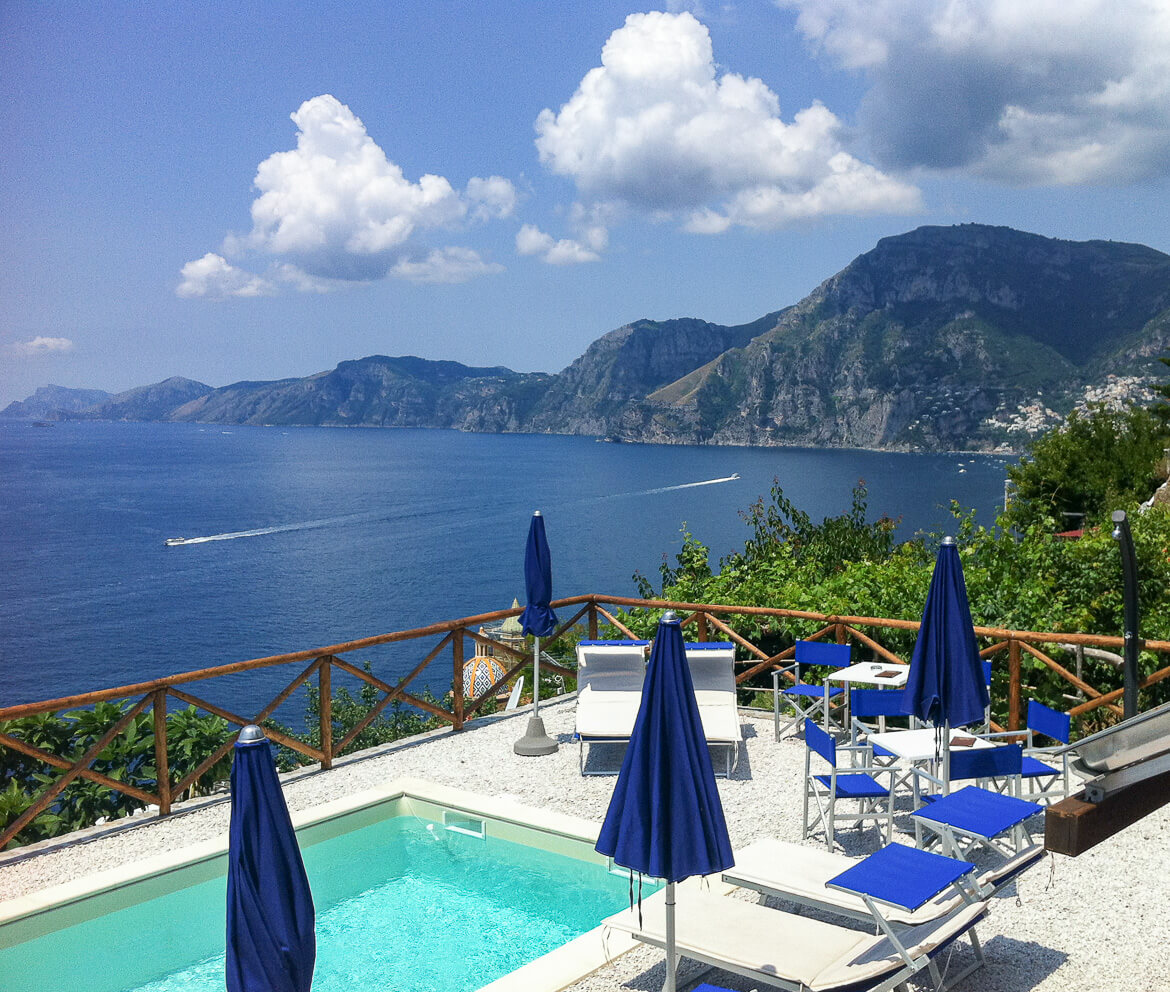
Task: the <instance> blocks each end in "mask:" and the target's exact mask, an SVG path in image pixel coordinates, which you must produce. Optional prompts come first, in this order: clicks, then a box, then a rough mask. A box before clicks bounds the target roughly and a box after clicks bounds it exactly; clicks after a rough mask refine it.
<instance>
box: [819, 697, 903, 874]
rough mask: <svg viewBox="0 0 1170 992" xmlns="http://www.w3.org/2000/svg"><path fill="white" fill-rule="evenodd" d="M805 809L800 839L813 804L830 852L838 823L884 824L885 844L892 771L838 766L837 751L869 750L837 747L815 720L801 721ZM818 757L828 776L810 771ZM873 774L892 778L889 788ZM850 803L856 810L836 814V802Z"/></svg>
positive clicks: (889, 828)
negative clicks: (855, 804) (883, 804)
mask: <svg viewBox="0 0 1170 992" xmlns="http://www.w3.org/2000/svg"><path fill="white" fill-rule="evenodd" d="M804 743H805V756H804V778H805V786H804V807H803V815H802V818H801V839H802V840H806V839H807V838H808V835H809V832H810V831H809V828H810V827H811V826H812V822H811V820H810V818H809V810H810V808H811V806H812V803H813V802H815V803H816V807H817V813H818V816H819V820H820V823H821V826H822V827H823V828H824V831H825V844H826V846H827V847H828V849H829V850H830V851H831V850H832V849H833V843H834V834H835V832H836V826H837V823H838V822H846V823H849V824H852V825H855V826H857V827H861V826H862V825H863V823H864V822H865V821H866V820H873V821H874V822H875V824H877V825H878V826H879V827H880V826H881V824H882V823H883V822H884V823H885V825H886V831H885V839H886V842H887V843H888V842H889V841H890V838H891V836H892V833H893V825H894V790H893V776H894V771H893V770H892V769H888V768H877V767H875V766H873V765H872V764H868V763H866V764H862V765H860V766H846V767H840V766H839V765H838V752H839V751H847V752H849V753H850V754H857V753H858V752H861V753H868V752H869V748H868V747H862V746H858V745H847V746H840V745H838V744H837V742H836V740H834V738H833V736H832V735H831V734H828V733H826V732H825V731H823V730H822V729H821V728H820V727H818V726H817V724H816V721H814V720H812V719H811V718H808V719H806V720H805V722H804ZM814 754H815V755H817V756H818V757H819V758H821V759H822V760H823V761H825V762H826V763H827V764H828V765H829V773H828V774H824V773H821V774H814V773H813V771H812V756H813V755H814ZM876 774H886V775H889V776H890V778H891V783H890V785H888V786H883V785H882V784H881V783H880V782H879V781H878V780H877V778H876V777H875V775H876ZM840 800H849V801H854V802H857V803H858V807H857V809H856V811H851V812H847V813H838V812H837V802H838V801H840ZM878 800H885V807H884V808H881V807H879V806H878V804H877V803H878Z"/></svg>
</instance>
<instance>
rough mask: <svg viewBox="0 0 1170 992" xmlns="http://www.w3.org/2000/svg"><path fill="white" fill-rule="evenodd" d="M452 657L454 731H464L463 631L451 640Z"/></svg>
mask: <svg viewBox="0 0 1170 992" xmlns="http://www.w3.org/2000/svg"><path fill="white" fill-rule="evenodd" d="M451 657H452V659H453V660H454V662H455V677H454V678H453V679H452V680H451V702H452V707H451V708H452V710H453V711H454V714H455V722H454V724H453V726H452V729H454V730H462V729H463V692H464V686H463V631H462V630H457V631H455V636H454V637H453V638H451Z"/></svg>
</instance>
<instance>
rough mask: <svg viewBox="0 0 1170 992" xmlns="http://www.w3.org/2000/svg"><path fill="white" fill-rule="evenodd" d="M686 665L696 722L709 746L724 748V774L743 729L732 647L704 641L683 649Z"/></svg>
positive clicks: (735, 750) (728, 644) (733, 646)
mask: <svg viewBox="0 0 1170 992" xmlns="http://www.w3.org/2000/svg"><path fill="white" fill-rule="evenodd" d="M685 647H686V654H687V664H688V665H689V666H690V670H691V682H692V683H693V684H694V687H695V702H697V703H698V704H699V719H700V720H702V722H703V736H704V737H705V738H706V739H707V743H708V744H712V745H724V746H725V747H726V748H727V775H728V776H729V777H730V775H731V769H732V767H733V762H734V759H735V758H736V757H737V756H738V754H739V745H740V742H741V741H742V740H743V729H742V727H741V726H740V722H739V706H738V701H737V699H736V687H735V645H734V644H732V643H730V642H721V641H705V642H701V643H696V644H687V645H686V646H685Z"/></svg>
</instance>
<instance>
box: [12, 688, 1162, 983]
mask: <svg viewBox="0 0 1170 992" xmlns="http://www.w3.org/2000/svg"><path fill="white" fill-rule="evenodd" d="M541 712H542V715H543V717H544V719H545V724H546V727H547V729H548V733H549V735H550V736H552V737H554V738H556V739H558V740H559V741H560V742H561V748H560V750H559V751H558V752H557V753H556V754H553V755H550V756H547V757H543V758H520V757H517V756H516V755H515V754H514V753H513V752H512V743H513V742H514V741H515V740H516V739H517V738H518V737H520V736H521V735H522V733H523V731H524V727H525V726H526V722H527V717H528V714H527V713H526V712H525V711H520V712H519V713H517V714H509V715H508V716H506V717H502V718H501V717H497V718H489V719H487V720H481V721H476V722H475V723H473V724H471V725H470V726H469V728H468V729H467V730H465V731H463V732H462V733H459V734H455V733H452V732H450V731H436V732H435V733H433V734H430V735H425V736H424V737H423V738H415V739H413V740H412V742H410V743H403V742H400V743H398V744H394V745H389V746H387V747H385V748H380V749H378V750H376V751H372V752H365V753H363V754H362V755H360V756H355V757H353V758H348V759H343V760H342V761H341V762H339V763H338V764H337V766H335V767H334V769H333V770H332V771H329V772H320V771H311V770H310V771H302V772H299V773H296V774H294V775H292V776H288V777H287V778H286V780H285V795H286V798H287V800H288V805H289V807H290V809H304V808H308V807H311V806H315V805H317V804H319V803H323V802H326V801H328V800H331V799H337V798H340V797H342V796H346V795H349V794H351V793H354V792H357V791H360V790H362V789H366V788H369V787H371V786H374V785H380V784H383V783H385V782H388V781H390V780H392V779H394V778H398V777H399V776H404V775H408V776H413V777H417V778H423V779H428V780H430V781H433V782H438V783H442V784H445V785H451V786H456V787H459V788H464V789H467V790H470V791H474V792H479V793H482V794H487V795H496V796H507V797H509V798H511V799H514V800H517V801H520V802H523V803H525V804H526V805H529V806H539V807H544V808H549V809H554V810H558V811H561V812H565V813H570V814H573V815H576V816H582V817H585V818H588V819H591V820H595V821H597V822H598V823H600V821H601V819H602V817H603V816H604V813H605V809H606V806H607V804H608V801H609V796H610V792H611V791H612V789H613V784H614V777H613V776H612V775H603V776H586V777H582V776H581V775H580V774H578V769H577V761H578V754H577V745H576V744H573V743H571V733H572V726H573V701H572V699H566V700H562V701H560V702H558V703H555V704H552V705H548V704H545V705H543V706H542V709H541ZM743 722H744V732H745V734H746V735H747V746H746V748H745V749H744V751H743V753H742V755H741V757H740V760H739V763H738V765H737V767H736V769H735V772H734V773H733V775H732V777H731V778H730V779H723V778H720V779H719V792H720V796H721V797H722V800H723V807H724V811H725V814H726V817H727V826H728V829H729V830H730V832H731V840H732V844H733V845H734V846H735V847H740V846H743V845H745V844H748V843H750V842H751V841H753V840H756V839H757V838H760V837H768V836H775V837H780V838H783V839H786V840H793V841H798V840H799V839H800V809H801V791H800V790H801V777H802V775H803V762H804V746H803V743H802V741H801V740H799V739H793V738H789V739H787V740H785V741H783V742H781V743H779V744H778V743H776V742H775V741H774V740H773V739H772V726H771V720H770V718H767V719H765V718H763V717H760V716H757V715H755V714H751V713H748V712H746V711H745V712H743ZM590 753H591V759H590V761H591V765H592V764H593V762H594V760H596V761H597V762H599V763H601V762H604V764H605V765H607V766H608V767H610V768H615V769H616V766H617V763H618V762H620V750H618V751H615V750H614V749H613V746H610V747H609V750H608V753H607V748H606V747H604V746H598V747H595V748H594V749H593V750H592V751H591V752H590ZM717 760H720V759H719V758H718V757H717ZM228 815H229V807H228V804H227V803H226V802H223V801H218V802H214V803H211V804H203V805H201V806H200V807H199V808H194V809H189V810H185V811H183V812H181V813H180V814H178V815H175V816H172V817H170V818H168V819H166V820H152V819H145V818H143V819H142V820H141V821H140V822H136V823H135V824H134V825H133V826H132V827H129V828H127V827H125V826H118V827H114V828H111V827H104V828H103V827H97V828H93V829H91V830H89V831H86V832H83V833H82V834H79V835H73V837H74V838H76V839H72V840H70V841H69V842H65V843H63V842H61V841H52V842H46V843H45V844H42V845H40V846H39V849H37V850H35V851H32V852H31V853H28V850H27V849H26V851H25V853H22V854H12V853H10V854H8V855H5V856H4V857H3V858H0V899H9V898H13V897H15V896H18V895H22V894H24V893H27V892H31V891H35V890H38V889H41V888H44V887H46V886H50V885H54V884H57V883H60V882H63V881H67V880H71V879H75V878H79V877H82V876H84V875H87V874H90V873H93V872H96V871H100V870H104V869H107V868H111V867H113V866H115V865H118V864H123V863H126V862H129V861H136V860H140V859H141V858H144V857H146V856H149V855H151V854H156V853H160V852H163V851H168V850H174V849H176V848H179V847H184V846H186V845H189V844H193V843H195V842H197V841H201V840H207V839H210V838H214V837H219V836H222V835H225V834H226V832H227V826H228ZM900 826H901V827H903V829H904V828H905V827H906V826H907V824H906V823H905V822H902V823H900ZM1167 838H1170V807H1166V808H1164V809H1163V810H1161V811H1159V812H1158V813H1155V814H1153V815H1152V816H1149V817H1147V818H1146V819H1144V820H1142V821H1140V822H1139V823H1137V824H1135V825H1133V826H1132V827H1129V828H1128V829H1127V830H1125V831H1123V832H1122V833H1120V834H1118V835H1116V836H1115V837H1113V838H1111V839H1110V840H1107V841H1105V842H1104V843H1102V844H1100V845H1098V846H1097V847H1096V848H1094V849H1093V850H1091V851H1089V852H1088V853H1086V854H1083V855H1081V856H1080V857H1079V858H1075V859H1074V858H1065V857H1061V856H1054V855H1049V856H1047V857H1046V858H1045V859H1044V860H1043V861H1041V862H1040V863H1039V864H1038V865H1036V866H1035V867H1033V868H1032V869H1030V870H1029V871H1028V872H1027V873H1025V874H1024V875H1023V876H1022V877H1021V878H1020V879H1019V880H1018V881H1017V882H1016V883H1015V884H1013V885H1011V886H1009V887H1008V889H1007V890H1006V891H1005V892H1004V893H1002V894H1001V895H1000V896H999V897H998V898H997V899H996V900H995V901H994V903H993V906H992V912H991V915H990V916H989V917H988V919H987V920H985V921H984V922H983V923H981V924H980V926H979V934H980V937H981V938H982V941H983V946H984V949H985V953H986V957H987V965H986V967H984V968H982V969H980V970H979V971H976V972H975V973H974V974H972V975H970V976H969V977H968V978H966V979H964V981H963V982H962V983H961V984H960V989H961V990H966V992H1024V990H1036V992H1112V990H1118V992H1121V990H1123V989H1124V990H1127V992H1128V990H1140V992H1170V941H1167V939H1166V937H1165V934H1164V926H1165V920H1166V916H1167V911H1168V910H1170V873H1168V872H1167V871H1166V863H1167V850H1168V847H1170V844H1168V841H1167ZM900 839H902V840H907V839H909V841H910V842H911V843H912V842H913V834H912V833H910V834H909V837H908V838H907V834H906V833H902V834H901V835H900ZM842 840H843V843H844V844H845V847H846V850H847V851H848V852H849V853H857V854H861V853H864V852H865V851H867V850H872V849H873V848H874V847H875V846H876V845H877V843H878V841H877V836H876V833H875V831H874V829H873V828H870V829H869V830H867V831H865V832H862V833H857V832H855V831H847V832H845V833H844V834H843V835H842ZM960 953H962V954H969V953H970V951H969V949H968V948H967V946H966V945H965V944H964V945H963V946H962V948H961V952H960ZM700 980H702V981H710V982H713V983H715V984H722V985H726V986H728V987H729V988H732V989H736V990H740V992H747V990H750V989H753V988H756V987H757V983H753V982H745V981H744V980H742V979H738V978H736V977H735V976H732V975H728V974H725V973H722V972H719V971H711V972H708V973H707V974H705V975H703V976H702V978H701V979H700V978H699V972H698V970H697V968H696V967H695V966H694V965H693V964H688V963H685V962H684V966H683V968H682V970H681V971H680V983H679V988H680V989H686V988H689V987H690V986H691V985H693V984H695V983H696V982H698V981H700ZM661 985H662V955H661V952H659V951H655V950H653V949H651V948H643V947H639V948H637V949H636V950H634V951H632V952H630V953H629V954H626V955H624V956H623V957H621V958H619V959H617V960H616V961H615V962H614V963H613V964H612V965H610V966H608V967H607V968H605V969H603V970H601V971H599V972H597V973H596V974H594V975H593V976H591V977H589V978H588V979H586V980H584V981H582V982H580V983H578V984H577V985H575V986H573V992H609V990H617V989H639V990H646V992H658V989H660V988H661ZM924 987H925V986H924ZM765 988H767V986H765Z"/></svg>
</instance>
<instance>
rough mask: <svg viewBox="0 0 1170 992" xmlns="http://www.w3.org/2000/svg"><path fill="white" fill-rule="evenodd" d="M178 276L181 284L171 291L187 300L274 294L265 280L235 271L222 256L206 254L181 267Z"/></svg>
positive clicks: (212, 253) (271, 287)
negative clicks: (181, 279) (180, 277)
mask: <svg viewBox="0 0 1170 992" xmlns="http://www.w3.org/2000/svg"><path fill="white" fill-rule="evenodd" d="M180 275H181V276H182V277H183V281H182V282H180V283H179V286H178V288H177V289H176V290H175V292H176V293H177V294H178V295H179V296H184V297H188V298H193V297H199V296H205V297H209V298H210V299H213V300H224V299H227V298H228V297H231V296H270V295H271V294H272V293H273V292H274V291H275V287H274V286H273V285H272V283H270V282H269V281H268V280H266V279H263V278H261V277H260V276H257V275H253V274H252V273H251V272H245V271H244V270H243V269H237V268H236V267H235V266H234V265H232V264H231V263H230V262H228V260H227V259H225V258H224V257H223V256H222V255H216V254H215V253H214V252H210V251H209V252H208V253H207V254H206V255H204V256H203V257H202V258H197V259H196V260H195V261H193V262H188V263H187V264H186V265H184V266H183V269H182V272H181V273H180Z"/></svg>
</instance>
